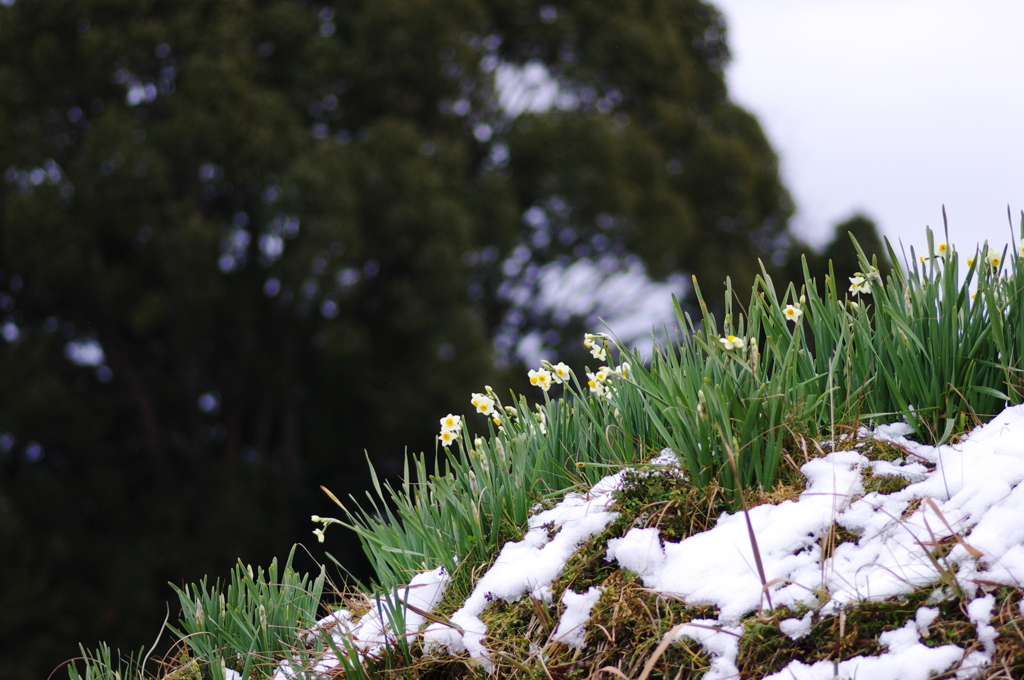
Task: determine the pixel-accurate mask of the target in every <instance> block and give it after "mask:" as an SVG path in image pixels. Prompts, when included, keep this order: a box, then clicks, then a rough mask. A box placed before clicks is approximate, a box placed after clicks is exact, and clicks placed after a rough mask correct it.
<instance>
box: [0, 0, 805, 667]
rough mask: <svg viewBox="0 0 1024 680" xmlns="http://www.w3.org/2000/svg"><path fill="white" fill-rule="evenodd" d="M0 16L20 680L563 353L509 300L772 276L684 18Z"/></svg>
mask: <svg viewBox="0 0 1024 680" xmlns="http://www.w3.org/2000/svg"><path fill="white" fill-rule="evenodd" d="M3 4H4V5H5V6H4V7H3V8H0V172H2V173H3V181H0V330H2V336H3V339H2V340H0V386H2V389H0V545H2V546H3V556H4V559H3V560H0V579H2V580H3V582H4V583H5V587H4V588H3V590H2V592H0V610H2V611H3V612H4V616H3V617H2V619H0V640H2V641H3V642H2V643H0V644H2V645H3V646H4V647H5V649H4V654H3V657H4V659H5V665H6V667H5V672H9V673H12V674H15V675H18V676H20V677H30V676H35V677H42V676H41V675H40V674H41V673H45V672H49V670H50V669H51V668H52V667H53V665H54V664H55V663H57V662H59V661H61V660H63V659H66V658H68V657H70V656H72V655H73V653H74V649H75V646H74V645H75V643H76V642H77V641H78V640H82V641H83V642H85V643H86V644H87V645H92V644H94V643H95V641H96V640H98V639H107V640H109V641H110V642H112V643H113V644H114V645H120V646H121V647H122V648H137V647H138V646H140V645H142V644H146V643H148V642H149V640H150V639H151V637H152V636H153V635H154V634H155V632H156V630H157V629H158V627H159V622H160V620H161V619H162V617H163V615H164V604H163V602H164V600H165V599H168V598H169V590H168V589H167V588H166V587H165V586H164V584H165V583H166V582H167V581H174V582H181V581H182V580H197V579H198V578H199V577H200V576H201V575H203V574H204V573H211V574H226V573H227V571H228V569H229V568H230V566H231V564H232V563H233V562H234V560H235V559H236V558H237V557H239V556H241V557H242V558H243V559H245V560H246V561H253V562H267V561H269V559H270V557H271V556H272V555H275V554H282V553H283V551H284V550H285V549H286V548H287V546H288V545H290V543H291V542H292V541H296V540H306V539H308V537H309V536H310V533H309V532H310V530H311V528H312V527H311V525H310V524H309V523H308V521H307V518H308V515H309V514H310V512H311V511H312V512H323V511H324V510H326V509H329V506H328V505H327V504H326V502H325V501H324V499H323V497H322V496H321V495H320V494H319V491H318V490H317V489H316V485H317V484H320V483H324V484H326V485H328V486H329V487H331V488H332V489H333V490H335V491H336V492H339V493H342V494H347V493H349V492H353V493H355V492H358V490H359V489H360V488H363V487H365V485H366V484H367V483H368V478H367V475H366V464H365V459H364V451H365V452H367V454H368V456H369V458H370V459H371V460H373V461H374V462H375V464H376V465H378V466H381V467H382V468H383V470H384V471H385V472H386V473H391V474H394V473H396V472H397V471H398V465H399V461H400V460H401V457H402V455H403V452H404V447H405V446H407V445H408V446H409V447H411V448H414V449H416V450H422V449H428V450H429V449H431V448H432V447H433V446H434V441H433V437H434V434H435V429H436V422H437V418H438V417H439V416H440V415H443V414H444V413H447V412H449V411H456V412H459V411H466V410H468V398H469V393H470V392H471V391H473V390H478V389H480V387H481V386H482V385H483V384H484V383H485V382H487V381H493V380H497V379H499V378H500V375H499V374H498V373H497V372H496V369H495V350H496V351H497V355H496V356H497V360H498V364H499V366H509V365H511V364H513V363H514V361H515V348H516V346H517V343H518V342H519V340H520V339H521V338H522V337H523V335H524V334H525V333H527V332H529V331H530V330H531V329H533V328H538V327H544V326H546V325H550V324H551V323H553V322H555V321H557V322H558V323H561V324H563V325H564V327H565V328H571V329H572V331H573V334H574V335H573V338H572V340H573V343H574V344H576V343H578V338H577V337H576V334H577V333H578V332H579V331H580V330H581V328H582V326H581V325H580V321H579V320H578V319H576V320H573V319H561V320H559V319H553V318H551V315H550V314H548V313H547V312H539V311H538V310H537V309H536V307H535V306H533V305H532V304H531V303H532V301H535V300H536V299H537V296H538V294H539V286H540V284H541V281H542V280H543V276H544V274H545V272H551V271H556V270H558V268H563V269H564V268H565V267H567V266H568V265H569V264H570V263H572V262H578V261H580V260H585V261H590V262H591V263H592V264H593V266H594V267H595V268H597V269H598V270H599V271H612V270H617V269H621V268H622V267H624V266H631V267H634V268H637V267H640V268H642V269H643V271H646V272H647V274H648V275H650V276H651V277H653V278H655V279H662V278H664V277H666V276H669V275H671V274H673V273H679V272H685V273H687V274H689V273H695V274H697V275H698V276H699V277H700V278H701V280H702V281H705V282H706V290H709V291H711V290H714V289H715V286H717V285H718V284H719V283H720V282H722V281H723V280H724V278H725V275H726V274H727V273H728V274H730V275H731V276H732V277H733V280H734V282H735V283H736V284H737V285H746V284H748V283H749V282H750V281H751V280H752V277H753V275H754V273H755V272H756V261H757V258H763V259H764V260H765V262H766V263H768V264H769V266H771V267H773V268H776V267H781V266H783V265H785V264H786V262H787V261H792V258H791V257H790V255H791V251H792V249H793V242H792V240H791V239H790V237H789V235H788V232H787V220H788V218H789V216H790V214H791V212H792V207H791V202H790V199H789V197H788V195H787V193H786V191H785V189H784V188H783V186H782V184H781V182H780V180H779V176H778V167H777V161H776V157H775V154H774V152H773V151H772V149H771V148H770V146H769V144H768V143H767V141H766V139H765V137H764V135H763V133H762V131H761V129H760V127H759V125H758V123H757V121H756V120H755V119H754V118H753V117H752V116H751V115H750V114H748V113H747V112H745V111H743V110H742V109H740V108H738V107H737V106H735V105H734V104H733V103H731V102H730V101H729V99H728V96H727V92H726V88H725V84H724V79H723V68H724V66H725V64H726V62H727V61H728V57H729V54H728V50H727V47H726V41H725V26H724V22H723V19H722V17H721V15H720V14H719V13H718V12H717V11H716V10H715V9H714V8H713V7H711V6H710V5H707V4H704V3H703V2H699V1H697V0H653V1H652V2H647V3H620V2H611V1H610V0H594V1H592V2H587V3H569V2H553V3H547V4H544V3H538V2H532V1H528V0H491V1H490V2H483V1H482V0H443V1H441V0H424V1H422V2H415V3H413V2H400V1H398V0H349V1H348V2H344V3H342V2H338V3H330V2H308V1H302V0H146V1H144V2H139V1H137V0H16V1H14V2H5V3H3ZM531 83H533V84H534V85H536V87H534V88H532V89H531V88H530V87H529V85H530V84H531ZM545 314H547V316H545ZM546 341H547V342H548V343H549V344H551V345H557V344H558V343H559V337H558V336H557V335H555V336H551V337H548V338H547V339H546ZM495 384H498V383H495ZM331 541H334V542H335V546H334V551H335V552H336V553H337V554H338V556H339V557H340V559H341V560H342V562H344V563H345V564H347V565H349V566H350V568H352V569H354V570H356V571H359V570H360V569H361V566H360V562H359V561H358V559H357V556H356V554H355V553H356V548H355V547H354V544H353V543H351V542H349V543H348V544H345V543H344V542H343V539H342V538H341V532H338V533H336V534H333V535H332V537H331ZM339 547H340V550H339ZM314 556H315V557H317V558H318V559H322V557H323V554H322V553H321V552H316V551H314ZM364 575H365V574H364ZM171 616H172V617H173V616H175V613H174V612H173V611H172V613H171Z"/></svg>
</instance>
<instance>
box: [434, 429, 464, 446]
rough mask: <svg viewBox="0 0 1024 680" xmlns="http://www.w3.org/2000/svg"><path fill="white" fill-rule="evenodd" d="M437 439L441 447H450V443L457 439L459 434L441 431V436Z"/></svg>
mask: <svg viewBox="0 0 1024 680" xmlns="http://www.w3.org/2000/svg"><path fill="white" fill-rule="evenodd" d="M437 438H438V439H440V440H441V445H442V446H451V445H452V442H454V441H455V440H456V439H458V438H459V433H458V432H452V431H451V430H441V434H440V435H438V437H437Z"/></svg>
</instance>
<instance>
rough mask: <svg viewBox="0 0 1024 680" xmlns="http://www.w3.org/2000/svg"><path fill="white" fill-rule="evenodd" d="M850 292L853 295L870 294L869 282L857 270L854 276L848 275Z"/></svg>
mask: <svg viewBox="0 0 1024 680" xmlns="http://www.w3.org/2000/svg"><path fill="white" fill-rule="evenodd" d="M850 292H851V293H852V294H854V295H860V294H861V293H864V294H865V295H870V294H871V283H869V282H868V280H867V279H865V278H864V277H863V276H861V275H860V272H858V273H857V275H856V276H851V277H850Z"/></svg>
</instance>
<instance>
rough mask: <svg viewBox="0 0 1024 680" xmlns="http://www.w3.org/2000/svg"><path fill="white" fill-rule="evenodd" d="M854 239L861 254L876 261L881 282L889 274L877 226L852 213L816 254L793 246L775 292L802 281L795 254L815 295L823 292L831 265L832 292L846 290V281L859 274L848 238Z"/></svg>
mask: <svg viewBox="0 0 1024 680" xmlns="http://www.w3.org/2000/svg"><path fill="white" fill-rule="evenodd" d="M851 236H852V237H853V238H855V239H857V243H858V244H860V247H861V250H863V251H864V254H865V255H866V256H867V257H868V259H869V260H870V259H871V258H877V260H878V273H879V275H880V276H881V277H882V279H883V280H884V279H885V278H886V277H888V276H889V273H890V272H891V271H892V263H891V262H890V261H889V252H888V250H887V249H886V247H885V242H884V241H883V240H882V236H881V235H880V234H879V233H878V226H877V225H876V224H875V222H874V220H872V219H871V218H869V217H867V216H866V215H863V214H861V213H855V214H854V215H851V216H850V217H849V218H847V219H845V220H843V221H842V222H840V223H838V224H836V225H835V227H833V232H832V239H831V240H830V241H829V242H828V243H826V244H825V247H824V249H823V250H822V251H821V252H820V253H819V252H815V251H813V250H812V249H810V248H807V247H805V246H802V244H798V243H797V244H796V245H795V247H794V256H793V257H790V258H789V260H788V261H787V264H786V266H785V269H784V271H785V275H784V276H783V277H782V279H781V280H780V281H779V286H778V287H779V292H780V293H782V292H784V291H785V286H786V285H788V284H789V282H790V281H803V264H802V263H801V258H800V257H799V256H797V253H802V255H803V257H804V259H806V261H807V270H808V272H809V273H810V275H811V278H813V279H814V280H815V282H816V283H817V285H818V289H819V292H821V293H822V294H823V293H824V291H825V277H826V276H827V275H828V274H829V265H830V263H831V267H832V271H833V272H834V273H835V277H836V290H837V291H839V292H840V293H841V292H843V291H845V290H847V288H848V287H849V280H850V277H851V276H853V275H855V274H856V273H857V272H860V271H862V267H861V265H860V258H859V256H858V254H857V248H856V247H855V246H854V245H853V241H852V240H851V238H850V237H851Z"/></svg>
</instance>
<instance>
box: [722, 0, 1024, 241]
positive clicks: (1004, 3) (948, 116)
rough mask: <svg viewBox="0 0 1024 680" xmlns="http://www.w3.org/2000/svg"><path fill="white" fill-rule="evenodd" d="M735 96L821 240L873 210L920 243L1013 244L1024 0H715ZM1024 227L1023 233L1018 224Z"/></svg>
mask: <svg viewBox="0 0 1024 680" xmlns="http://www.w3.org/2000/svg"><path fill="white" fill-rule="evenodd" d="M712 3H713V4H714V5H715V6H717V7H718V8H719V9H720V10H721V11H722V12H723V13H724V14H725V16H726V19H727V21H728V33H727V40H728V43H729V46H730V48H731V49H732V52H733V57H734V58H733V62H732V64H731V65H730V66H729V68H728V70H727V72H726V73H727V80H728V83H729V87H730V91H731V96H732V99H733V100H734V101H736V102H738V103H739V104H741V105H742V106H744V107H745V108H747V109H748V110H750V111H751V112H752V113H754V114H755V115H756V116H757V117H758V118H759V120H760V121H761V124H762V125H763V126H764V128H765V131H766V133H767V134H768V138H769V140H770V141H771V143H772V144H773V146H774V147H775V149H776V151H777V152H778V153H779V156H780V158H781V163H782V174H783V181H784V182H785V183H786V185H787V186H788V187H789V189H790V191H791V192H792V194H793V197H794V199H795V200H796V204H797V209H798V213H797V216H796V218H795V220H794V223H793V227H794V231H796V233H797V234H799V235H800V236H801V237H803V238H804V239H806V240H808V241H810V242H811V243H812V244H814V245H821V244H823V243H824V242H825V241H827V240H828V238H829V237H830V236H831V233H832V227H833V226H834V225H835V223H837V222H838V221H841V220H843V219H845V218H846V217H848V216H849V215H850V214H852V213H853V212H854V211H856V210H860V211H863V212H864V213H865V214H867V215H868V216H870V217H872V218H873V219H874V220H875V221H876V222H877V223H878V225H879V227H880V229H881V231H882V233H883V234H884V235H886V236H888V237H889V238H890V239H891V240H893V241H895V240H896V239H902V240H903V242H904V243H905V244H908V245H909V244H914V245H915V246H917V247H919V248H920V247H921V246H923V245H924V244H925V238H924V227H925V225H930V226H931V227H933V228H934V229H936V231H937V232H939V231H941V228H942V212H941V206H942V204H945V205H946V211H947V214H948V216H949V228H950V238H951V240H952V241H953V242H954V243H955V244H957V247H958V248H959V249H960V250H961V251H964V250H967V249H973V244H974V243H975V242H976V241H982V240H984V239H988V240H989V241H990V242H993V243H998V244H1000V245H1002V244H1004V243H1006V242H1008V240H1009V233H1010V232H1009V225H1008V221H1007V219H1006V206H1007V204H1009V205H1010V207H1011V208H1012V211H1013V214H1014V225H1015V229H1016V228H1017V227H1018V226H1019V220H1020V211H1021V209H1024V0H969V1H966V0H959V1H954V0H712ZM1015 233H1018V234H1019V231H1017V232H1015Z"/></svg>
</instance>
